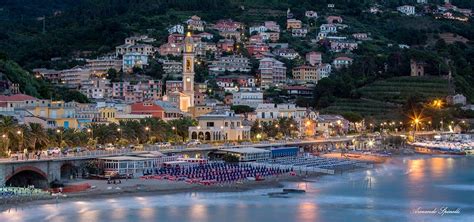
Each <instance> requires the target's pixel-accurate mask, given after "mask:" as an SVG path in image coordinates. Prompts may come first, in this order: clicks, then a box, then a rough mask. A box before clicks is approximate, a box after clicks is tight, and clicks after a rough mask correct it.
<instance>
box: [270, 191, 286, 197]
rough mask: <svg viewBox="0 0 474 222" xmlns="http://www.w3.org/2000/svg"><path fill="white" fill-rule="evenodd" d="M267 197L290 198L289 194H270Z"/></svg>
mask: <svg viewBox="0 0 474 222" xmlns="http://www.w3.org/2000/svg"><path fill="white" fill-rule="evenodd" d="M267 195H268V196H269V197H277V198H288V192H270V193H267Z"/></svg>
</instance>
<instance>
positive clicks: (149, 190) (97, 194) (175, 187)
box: [0, 169, 357, 211]
mask: <svg viewBox="0 0 474 222" xmlns="http://www.w3.org/2000/svg"><path fill="white" fill-rule="evenodd" d="M354 170H357V169H354ZM320 176H322V174H313V175H308V176H290V175H280V176H278V177H271V178H266V179H265V180H264V181H245V182H242V183H230V184H215V185H209V186H205V185H200V184H187V183H185V182H183V181H179V182H176V181H160V180H158V181H151V183H149V184H147V185H144V184H143V183H136V182H144V181H143V180H140V179H132V180H128V181H131V182H134V183H133V185H132V186H126V185H125V186H120V185H123V184H115V185H116V186H115V187H120V189H119V190H117V189H111V190H104V189H89V190H87V191H82V192H77V193H66V194H65V195H66V196H65V197H58V198H56V197H54V196H48V198H43V199H33V200H26V201H23V202H16V203H8V204H4V203H0V211H5V210H9V209H15V208H23V207H27V206H31V205H41V204H60V203H62V202H65V201H67V202H70V201H89V200H96V199H104V198H122V197H133V196H145V195H153V196H155V195H156V196H159V195H169V194H182V193H183V194H184V193H194V192H209V193H228V192H245V191H250V190H258V189H270V188H283V187H284V185H283V183H285V182H304V179H307V178H317V177H320ZM100 182H104V181H100ZM160 185H161V186H160ZM163 185H165V187H163Z"/></svg>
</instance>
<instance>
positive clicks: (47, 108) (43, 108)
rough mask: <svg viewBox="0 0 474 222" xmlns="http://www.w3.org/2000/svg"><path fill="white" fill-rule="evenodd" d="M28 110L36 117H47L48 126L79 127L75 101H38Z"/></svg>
mask: <svg viewBox="0 0 474 222" xmlns="http://www.w3.org/2000/svg"><path fill="white" fill-rule="evenodd" d="M28 111H29V112H30V113H32V114H33V115H34V116H36V117H40V118H44V119H46V120H47V124H48V127H63V128H74V129H75V128H78V122H77V119H76V118H75V112H76V110H75V102H69V103H66V102H64V101H51V102H47V103H36V104H35V106H33V107H31V108H29V109H28Z"/></svg>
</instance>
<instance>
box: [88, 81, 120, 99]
mask: <svg viewBox="0 0 474 222" xmlns="http://www.w3.org/2000/svg"><path fill="white" fill-rule="evenodd" d="M80 91H81V93H82V94H84V95H86V96H87V98H89V99H105V98H109V97H111V96H112V87H111V83H110V80H108V79H103V78H93V79H89V80H86V81H85V82H83V83H82V86H81V90H80Z"/></svg>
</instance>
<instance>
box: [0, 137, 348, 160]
mask: <svg viewBox="0 0 474 222" xmlns="http://www.w3.org/2000/svg"><path fill="white" fill-rule="evenodd" d="M348 140H350V138H331V139H326V140H323V139H319V140H318V139H316V140H276V141H259V142H254V143H252V142H242V143H241V144H231V143H225V144H221V145H215V146H213V145H212V144H201V145H196V146H186V145H176V146H169V147H160V146H158V145H149V146H145V147H143V148H141V149H133V150H132V149H128V148H127V149H114V150H93V151H83V152H78V153H67V154H63V153H59V154H53V155H44V154H42V155H40V157H39V158H38V156H35V155H34V153H30V155H29V156H30V157H32V158H29V159H26V158H25V155H23V154H19V156H16V158H10V159H0V163H1V162H21V161H43V160H68V159H87V158H90V159H91V158H97V157H107V156H118V155H124V154H131V153H137V152H142V151H159V152H163V153H170V152H182V151H198V150H212V149H224V148H244V147H269V146H270V147H271V146H283V145H300V144H311V143H318V142H323V143H324V142H342V141H348Z"/></svg>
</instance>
